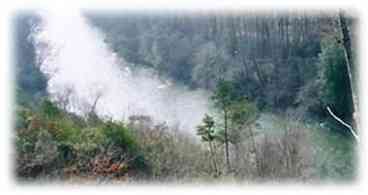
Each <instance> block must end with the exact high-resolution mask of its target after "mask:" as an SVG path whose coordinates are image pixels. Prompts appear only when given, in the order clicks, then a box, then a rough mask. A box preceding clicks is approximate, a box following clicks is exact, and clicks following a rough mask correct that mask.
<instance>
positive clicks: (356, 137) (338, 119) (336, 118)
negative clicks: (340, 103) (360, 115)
mask: <svg viewBox="0 0 368 195" xmlns="http://www.w3.org/2000/svg"><path fill="white" fill-rule="evenodd" d="M327 111H328V113H330V115H331V116H332V117H333V118H334V119H335V120H337V121H338V122H340V123H341V124H342V125H344V126H345V127H347V128H348V129H349V130H350V132H351V134H353V136H354V138H355V139H356V140H357V142H359V136H358V135H357V134H356V133H355V131H354V129H353V128H352V127H351V126H350V125H348V124H347V123H345V122H344V121H343V120H341V119H340V118H339V117H337V116H336V115H335V114H334V113H333V112H332V111H331V109H330V107H328V106H327Z"/></svg>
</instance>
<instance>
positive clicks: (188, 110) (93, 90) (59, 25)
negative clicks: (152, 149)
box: [31, 12, 208, 132]
mask: <svg viewBox="0 0 368 195" xmlns="http://www.w3.org/2000/svg"><path fill="white" fill-rule="evenodd" d="M40 18H41V21H40V22H39V23H37V24H35V26H34V27H33V34H32V36H31V37H32V40H33V43H34V46H35V48H36V55H37V63H38V64H39V67H40V69H41V71H42V72H43V73H44V74H46V75H47V76H48V78H49V80H48V88H47V90H48V93H49V95H50V97H51V99H53V100H54V101H59V103H60V101H61V100H62V99H63V98H64V100H65V99H67V101H65V102H67V103H66V104H67V105H65V108H66V109H67V110H68V111H70V112H73V113H76V114H79V115H84V114H86V112H88V109H90V108H91V105H93V103H94V101H95V100H96V98H97V97H100V98H99V99H98V101H97V104H96V107H95V112H96V113H97V114H98V115H99V116H100V117H108V118H112V119H114V120H126V119H127V118H128V117H129V116H131V115H149V116H151V117H152V118H153V119H154V120H155V121H157V122H166V123H167V124H168V125H179V128H181V129H188V130H189V131H191V132H194V127H195V126H196V125H198V124H199V122H200V121H201V119H202V117H203V115H204V114H205V113H206V112H208V102H207V99H208V96H207V95H206V92H205V91H201V90H196V91H190V90H188V89H185V88H183V87H176V86H174V85H172V84H171V83H170V82H169V81H167V80H164V79H160V78H159V77H158V76H157V75H156V74H155V73H154V71H149V70H145V69H140V70H134V71H133V70H131V69H129V67H128V66H127V63H126V62H125V61H124V59H122V58H121V57H119V56H117V55H116V54H115V53H114V52H112V50H111V49H110V48H109V47H108V45H107V44H106V43H105V42H104V41H103V40H104V39H103V38H104V37H103V36H104V35H103V34H102V33H101V32H99V31H98V30H97V29H96V28H94V27H92V26H91V25H90V24H89V23H88V21H87V20H86V19H85V18H84V17H83V16H82V15H81V14H80V13H78V12H76V13H74V14H72V13H70V14H69V13H68V15H57V14H51V13H46V12H42V13H40ZM67 92H68V93H67ZM59 105H60V104H59Z"/></svg>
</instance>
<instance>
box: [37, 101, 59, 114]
mask: <svg viewBox="0 0 368 195" xmlns="http://www.w3.org/2000/svg"><path fill="white" fill-rule="evenodd" d="M41 109H42V113H43V114H45V115H46V117H49V118H55V117H57V116H58V115H60V110H59V108H58V107H56V105H55V104H53V103H52V102H51V101H50V100H47V99H46V100H44V101H43V102H42V104H41Z"/></svg>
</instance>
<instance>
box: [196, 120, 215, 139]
mask: <svg viewBox="0 0 368 195" xmlns="http://www.w3.org/2000/svg"><path fill="white" fill-rule="evenodd" d="M214 125H215V121H214V120H213V118H212V117H211V116H209V115H207V114H206V115H205V117H204V118H203V124H202V125H199V126H198V127H197V135H199V136H201V139H202V141H205V142H211V141H213V140H214V138H215V135H214V134H215V129H214Z"/></svg>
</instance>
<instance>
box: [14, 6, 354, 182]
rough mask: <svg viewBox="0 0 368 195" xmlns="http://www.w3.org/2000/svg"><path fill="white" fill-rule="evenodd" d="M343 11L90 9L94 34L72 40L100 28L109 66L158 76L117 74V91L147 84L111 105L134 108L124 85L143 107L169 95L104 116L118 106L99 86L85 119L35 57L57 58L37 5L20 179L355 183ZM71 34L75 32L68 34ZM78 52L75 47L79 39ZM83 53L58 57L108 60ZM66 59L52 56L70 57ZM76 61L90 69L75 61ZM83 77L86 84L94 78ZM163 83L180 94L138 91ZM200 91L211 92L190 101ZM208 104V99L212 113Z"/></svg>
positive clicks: (26, 29)
mask: <svg viewBox="0 0 368 195" xmlns="http://www.w3.org/2000/svg"><path fill="white" fill-rule="evenodd" d="M342 16H343V15H339V14H338V12H333V11H314V12H310V11H297V12H293V11H267V12H252V11H242V12H234V13H231V12H221V11H212V12H209V11H208V12H205V11H203V12H193V13H192V12H163V13H161V12H160V13H159V12H147V13H142V12H132V11H125V12H109V13H106V12H97V11H88V12H84V13H83V19H84V18H85V19H86V23H87V25H85V26H82V27H83V28H88V29H77V30H85V32H83V33H86V34H83V33H81V34H78V32H75V34H76V35H77V37H78V36H84V35H90V34H89V33H91V32H97V33H95V34H93V33H92V34H93V35H96V34H97V35H98V36H91V37H92V38H94V39H98V38H100V35H101V37H102V41H100V42H99V41H95V40H93V39H85V40H84V41H85V42H80V43H79V44H81V43H83V44H86V45H87V44H95V43H98V44H99V45H98V46H96V47H97V50H96V51H98V52H99V51H101V52H106V53H108V54H109V55H110V53H109V52H110V50H111V56H115V54H116V55H117V57H116V58H115V57H113V58H109V60H107V62H115V59H121V61H122V62H124V63H121V64H119V63H116V64H117V65H119V66H121V67H120V68H121V69H127V70H129V71H127V72H130V71H131V70H132V71H134V70H143V69H144V70H150V72H149V73H147V74H146V73H145V74H136V75H135V74H132V75H133V76H131V77H132V79H130V80H129V79H126V80H124V79H120V80H119V79H115V80H113V81H114V82H115V83H110V84H111V85H119V83H118V82H120V81H129V82H130V83H133V84H137V83H138V84H137V85H132V86H130V88H139V87H136V86H141V87H142V88H140V89H134V90H131V91H129V90H128V91H120V93H110V94H109V95H110V96H111V95H114V94H119V95H120V96H117V97H115V99H114V100H117V101H116V102H118V103H116V102H112V103H111V102H107V103H110V106H111V104H114V105H112V107H119V106H120V107H121V105H123V104H124V103H127V102H124V101H125V100H127V99H120V98H121V97H125V96H129V95H130V96H133V94H129V92H134V93H135V94H134V95H137V94H138V95H139V94H141V95H142V94H144V95H145V97H139V98H141V99H134V97H133V98H131V99H133V100H136V101H141V100H142V101H143V100H145V99H150V101H147V102H148V103H149V105H147V104H142V105H144V106H152V107H153V106H154V105H153V104H155V103H156V101H157V102H159V101H162V102H160V104H158V106H157V105H155V106H157V107H155V108H154V109H153V110H158V112H154V113H158V114H157V115H154V114H152V115H148V116H147V115H144V114H142V113H135V114H134V115H131V116H128V117H126V118H125V119H124V120H123V119H120V120H119V119H116V118H113V117H111V116H107V117H102V116H101V115H99V113H98V112H97V107H98V106H100V107H101V104H99V103H100V102H103V101H105V102H103V103H105V104H103V105H105V106H106V105H108V104H107V103H106V101H108V100H111V99H105V100H104V99H103V98H106V97H107V96H108V95H106V94H104V93H103V92H104V91H103V90H102V91H101V93H98V94H96V95H95V97H91V98H92V101H91V102H87V103H86V102H82V101H80V102H78V101H77V103H79V104H80V105H79V107H81V108H83V109H84V111H85V113H84V115H79V114H78V113H74V112H70V109H69V110H68V106H69V104H71V100H70V99H71V97H72V95H73V93H77V92H76V91H75V90H77V89H78V88H74V89H72V88H66V87H65V88H64V89H63V90H64V91H62V92H60V93H57V96H55V95H54V94H53V93H55V90H58V88H57V89H55V88H54V89H52V88H51V87H52V86H50V81H52V79H55V78H53V76H52V75H50V74H47V73H45V71H42V68H41V67H42V66H44V65H45V63H46V64H47V63H56V61H57V60H56V61H52V60H49V61H48V60H44V61H43V62H40V56H41V57H44V59H50V56H51V57H54V56H52V55H55V56H57V55H58V54H57V53H56V54H55V53H52V52H51V51H50V52H49V53H48V50H52V49H50V48H49V45H47V44H48V42H47V41H44V40H41V41H39V40H37V36H35V34H36V35H38V34H42V29H41V30H40V29H39V28H40V26H41V25H40V24H41V23H42V20H43V18H42V16H41V15H38V14H36V13H34V12H24V13H19V14H17V15H16V16H15V17H14V20H13V21H14V37H15V39H14V40H15V41H14V53H15V58H14V66H15V74H16V75H15V76H16V81H15V82H16V85H15V93H16V109H15V110H16V112H15V114H16V121H15V123H16V126H15V128H16V136H15V137H16V138H15V139H16V151H17V167H16V172H17V175H18V176H20V178H26V179H29V178H36V177H39V176H42V175H51V176H52V177H56V178H59V177H61V178H62V179H63V178H64V179H65V178H68V177H69V176H76V175H78V176H80V177H84V176H88V177H89V176H93V177H98V178H99V177H103V178H115V179H117V178H118V179H119V180H123V181H126V179H127V177H128V178H130V177H131V178H133V180H137V181H141V180H147V179H148V180H150V181H152V180H153V181H171V180H174V181H177V180H178V181H192V180H191V179H194V178H196V179H202V180H206V181H207V180H211V181H212V179H214V180H216V179H220V181H222V180H227V179H229V177H233V178H234V179H236V180H237V179H239V180H243V179H251V180H256V181H258V180H261V181H263V180H269V179H271V180H272V179H279V178H283V179H290V178H292V179H296V180H298V181H299V180H300V181H308V180H309V179H316V178H318V179H325V178H327V179H330V178H335V179H336V178H337V179H351V178H353V177H354V176H355V172H356V171H355V164H354V160H355V153H354V151H355V150H354V146H355V145H354V144H355V143H356V142H355V140H353V139H352V136H351V132H350V131H349V130H348V129H347V128H346V126H344V125H342V124H341V122H339V121H337V120H336V119H335V118H334V117H338V118H339V119H341V120H342V121H345V122H346V123H347V124H351V126H353V127H354V130H356V129H355V128H356V127H357V126H355V125H356V124H354V123H355V122H356V118H355V117H354V116H353V113H356V112H357V110H356V107H355V106H356V104H357V102H356V100H355V98H354V90H353V89H355V88H356V87H357V86H355V85H354V82H355V80H353V79H355V78H356V77H357V76H358V75H357V74H356V69H357V66H358V64H357V62H356V61H355V60H353V59H355V58H356V57H355V52H356V51H355V48H356V43H355V39H356V36H357V35H356V31H355V28H356V25H357V23H356V21H357V20H356V19H355V18H353V17H351V16H349V15H344V16H343V17H342ZM81 21H82V20H81ZM61 24H63V23H61ZM61 24H60V25H61ZM66 24H68V23H66ZM53 25H55V26H57V25H58V24H53ZM72 27H73V26H65V27H62V28H66V29H68V28H72ZM91 29H92V30H91ZM46 30H47V29H46ZM46 30H45V31H44V32H47V31H46ZM69 30H70V31H69V32H72V33H71V34H73V30H74V29H69ZM45 34H47V33H45ZM67 38H68V37H67ZM89 38H90V37H89ZM35 39H36V40H35ZM70 39H71V40H72V41H76V42H77V41H78V39H72V38H70ZM347 40H348V41H349V44H350V41H351V45H349V44H347V43H346V42H347ZM37 41H39V42H37ZM88 41H91V43H88ZM75 44H78V43H75ZM101 45H102V46H101ZM105 45H106V48H108V49H105ZM78 46H80V45H78ZM78 46H77V45H76V46H75V48H83V46H82V47H78ZM40 47H41V49H40ZM91 47H93V46H91ZM70 48H71V49H74V50H75V48H74V46H73V45H72V47H70ZM101 48H102V49H101ZM62 49H63V48H61V49H60V50H62ZM64 49H65V48H64ZM88 49H91V48H90V47H89V46H85V50H83V49H82V50H80V51H79V50H78V52H80V53H84V55H80V56H82V57H85V58H86V59H83V60H77V59H68V60H66V61H63V62H64V65H69V66H71V67H73V66H75V67H79V68H81V67H82V68H91V69H92V68H93V67H97V66H93V64H97V63H98V62H92V61H91V60H96V61H99V60H101V61H104V59H102V58H93V56H88V54H90V53H88V52H90V50H88ZM349 49H350V50H349ZM74 50H73V51H74ZM87 50H88V51H87ZM44 51H45V53H42V52H44ZM52 51H53V52H54V51H58V50H57V49H54V50H52ZM93 52H95V50H93ZM93 52H91V53H92V54H95V53H93ZM69 53H73V52H69ZM64 54H65V53H64ZM96 55H98V53H96ZM45 56H46V57H45ZM60 56H61V57H60ZM60 56H58V57H59V58H56V59H58V60H60V59H61V60H63V59H62V57H64V58H65V56H67V57H68V55H60ZM69 56H73V57H74V55H69ZM75 56H76V58H77V57H80V56H77V55H75ZM47 57H49V58H47ZM103 57H105V56H103ZM74 60H75V62H78V63H85V64H83V65H84V66H82V64H77V63H76V64H73V63H71V62H74ZM41 61H42V59H41ZM116 61H118V60H116ZM87 62H88V63H87ZM104 62H106V61H104ZM119 62H120V61H119ZM353 62H354V63H353ZM89 63H90V66H88V64H89ZM102 68H103V67H102ZM107 68H108V67H106V69H107ZM109 68H111V67H109ZM99 70H102V69H96V70H95V71H99ZM109 70H110V69H109ZM111 70H120V69H111ZM90 71H92V72H93V71H94V70H90ZM152 72H153V73H152ZM69 73H70V72H69ZM90 73H91V72H90ZM104 73H106V72H104ZM351 73H352V74H351ZM99 74H100V73H99V72H95V75H99ZM101 74H102V72H101ZM117 75H119V76H120V74H117ZM122 75H124V74H122ZM137 75H138V76H137ZM88 76H91V75H88ZM110 76H111V77H114V75H110ZM70 77H72V76H70ZM78 77H80V78H79V79H81V80H83V78H84V80H85V81H86V82H87V81H88V79H87V75H79V76H78ZM101 77H103V76H101ZM122 77H123V76H122ZM127 77H128V76H127ZM133 77H139V78H138V79H137V78H133ZM143 77H152V78H149V79H141V78H143ZM156 77H157V78H159V79H158V80H156ZM352 78H353V79H352ZM161 80H164V82H162V81H161ZM72 81H73V80H72ZM107 81H109V80H107ZM143 82H152V84H147V85H143V84H144V83H143ZM127 83H128V82H127ZM127 83H125V85H128V84H130V83H128V84H127ZM142 83H143V84H142ZM54 84H55V83H54ZM104 84H106V82H105V83H104ZM107 84H109V83H107ZM139 84H142V85H139ZM156 84H157V85H159V86H158V87H157V89H156V88H155V90H156V91H160V90H161V87H162V88H165V87H168V86H169V87H168V88H170V86H171V85H173V86H175V87H176V88H170V90H171V89H173V90H172V91H169V92H170V93H169V92H168V93H167V94H166V93H165V95H164V96H163V95H162V94H161V93H162V92H158V94H159V95H157V94H156V93H155V94H153V93H152V96H149V95H147V94H150V93H143V91H145V90H146V89H144V87H147V86H149V87H152V86H155V85H156ZM92 85H93V84H92ZM352 85H353V86H352ZM178 86H179V87H178ZM155 87H156V86H155ZM96 88H97V86H96ZM130 88H128V89H130ZM111 89H113V90H111ZM111 89H110V91H113V92H115V91H118V90H119V89H124V88H119V87H115V88H111ZM52 90H53V91H52ZM114 90H115V91H114ZM196 90H200V92H204V93H206V94H204V93H196V95H193V92H195V91H196ZM140 91H142V93H139V92H140ZM156 91H155V92H156ZM136 92H137V93H136ZM146 96H147V97H146ZM199 96H200V97H199ZM76 97H78V96H76ZM136 98H138V97H136ZM162 98H163V100H162ZM165 98H166V99H165ZM75 99H77V100H79V99H78V98H75ZM172 99H175V102H179V103H175V104H173V103H172V101H173V100H172ZM74 101H75V100H74ZM198 102H200V103H198ZM203 102H204V103H207V102H209V105H210V108H208V109H207V107H206V106H207V104H206V105H205V106H204V104H203ZM74 103H75V102H74ZM128 103H129V102H128ZM115 104H116V105H115ZM134 105H135V104H134ZM134 105H128V107H127V109H129V106H133V107H134ZM190 106H192V107H190ZM69 107H70V106H69ZM169 107H175V108H169ZM181 107H182V108H186V109H182V108H181ZM196 107H198V109H194V108H196ZM199 107H200V108H199ZM204 107H205V108H206V109H202V108H204ZM327 107H328V108H330V109H331V110H332V112H333V113H334V114H336V116H335V115H333V116H332V115H331V114H330V113H329V112H328V110H327ZM124 108H126V107H124ZM167 110H170V111H169V112H167V113H166V114H168V115H171V114H172V113H173V112H174V111H175V115H176V114H177V113H179V112H181V114H178V115H177V116H175V117H176V118H178V119H179V122H180V120H182V121H181V122H183V121H185V123H194V122H198V121H199V122H200V123H199V124H192V126H195V127H196V128H193V129H192V130H190V131H183V127H181V126H179V125H176V126H175V125H173V124H172V123H165V121H164V122H163V121H160V120H157V119H158V118H159V116H158V115H159V114H162V113H164V112H165V111H167ZM188 110H189V111H188ZM331 110H330V111H331ZM202 112H203V113H204V112H206V113H205V114H203V113H202ZM202 114H203V116H202ZM162 115H163V114H162ZM199 115H200V117H198V116H199ZM170 117H172V116H170ZM162 118H164V119H165V117H161V118H160V119H162ZM190 118H196V119H195V120H189V119H190ZM192 126H190V127H192ZM184 128H188V126H186V127H184ZM188 132H189V133H188ZM193 132H196V133H193ZM354 132H355V131H354ZM35 156H36V158H34V157H35ZM179 165H180V166H179ZM56 175H57V176H56ZM210 178H211V179H210ZM221 179H222V180H221Z"/></svg>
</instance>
